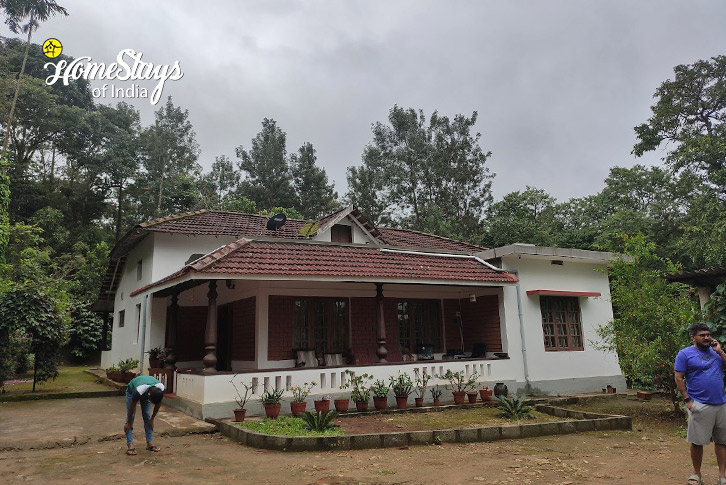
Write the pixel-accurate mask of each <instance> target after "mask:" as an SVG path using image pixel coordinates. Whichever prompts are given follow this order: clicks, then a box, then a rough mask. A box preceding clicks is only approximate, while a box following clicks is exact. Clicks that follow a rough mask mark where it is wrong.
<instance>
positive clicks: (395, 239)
mask: <svg viewBox="0 0 726 485" xmlns="http://www.w3.org/2000/svg"><path fill="white" fill-rule="evenodd" d="M378 231H379V232H380V234H381V235H380V239H381V240H382V241H384V242H385V243H386V244H389V245H391V246H399V247H410V248H426V249H441V250H444V251H464V252H466V253H477V252H479V251H484V250H485V249H486V248H483V247H479V246H474V245H473V244H467V243H465V242H462V241H456V240H455V239H449V238H447V237H442V236H437V235H435V234H427V233H425V232H419V231H412V230H409V229H390V228H378Z"/></svg>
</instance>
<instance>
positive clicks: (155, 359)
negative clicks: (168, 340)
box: [146, 347, 165, 369]
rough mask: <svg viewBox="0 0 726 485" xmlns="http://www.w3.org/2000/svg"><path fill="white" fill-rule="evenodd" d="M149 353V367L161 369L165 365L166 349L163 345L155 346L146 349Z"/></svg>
mask: <svg viewBox="0 0 726 485" xmlns="http://www.w3.org/2000/svg"><path fill="white" fill-rule="evenodd" d="M146 353H147V354H149V367H151V368H152V369H159V368H161V367H164V357H165V354H164V350H163V349H162V348H161V347H154V348H153V349H149V350H147V351H146Z"/></svg>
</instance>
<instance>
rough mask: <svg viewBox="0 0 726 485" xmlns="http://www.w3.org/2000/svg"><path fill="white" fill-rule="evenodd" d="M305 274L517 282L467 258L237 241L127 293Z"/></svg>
mask: <svg viewBox="0 0 726 485" xmlns="http://www.w3.org/2000/svg"><path fill="white" fill-rule="evenodd" d="M189 273H198V274H215V275H224V274H228V275H257V276H272V277H274V276H306V277H313V278H314V277H323V278H326V277H328V278H336V279H345V280H350V281H366V280H370V279H375V280H376V281H379V282H383V283H385V282H386V281H387V280H407V281H411V280H429V281H440V282H442V283H446V282H454V281H456V282H471V283H474V282H477V283H494V284H505V283H515V282H516V281H517V278H516V277H514V276H513V275H510V274H509V273H506V272H503V271H496V270H494V269H492V268H491V267H489V266H487V265H485V264H482V263H481V262H479V261H477V260H476V259H474V258H471V257H466V256H462V257H442V256H436V255H433V254H407V253H404V252H399V251H396V250H385V249H380V248H372V247H364V246H352V245H351V246H348V245H345V246H339V245H334V244H313V243H302V242H294V241H281V242H275V241H249V240H245V239H240V240H238V241H235V242H234V243H232V244H230V245H228V246H225V247H223V248H220V249H218V250H216V251H214V252H213V253H210V254H208V255H207V256H205V257H203V258H201V259H199V260H197V261H195V262H194V263H191V264H189V265H187V266H186V267H184V269H182V270H181V271H178V272H176V273H174V274H172V275H170V276H168V277H166V278H164V279H162V280H159V281H157V282H155V283H152V284H151V285H147V286H145V287H143V288H139V289H138V290H136V291H134V292H133V293H132V294H131V295H132V296H133V295H136V294H138V293H141V292H142V291H145V290H148V289H150V288H153V287H156V286H159V285H161V284H163V283H166V282H169V281H172V280H176V279H178V278H180V277H182V276H184V275H185V274H189Z"/></svg>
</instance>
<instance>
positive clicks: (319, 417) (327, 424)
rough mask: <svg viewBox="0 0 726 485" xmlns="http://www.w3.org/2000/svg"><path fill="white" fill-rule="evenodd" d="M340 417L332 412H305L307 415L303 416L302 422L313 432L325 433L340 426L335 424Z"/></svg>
mask: <svg viewBox="0 0 726 485" xmlns="http://www.w3.org/2000/svg"><path fill="white" fill-rule="evenodd" d="M336 417H338V413H337V412H335V411H333V410H330V411H325V412H322V413H321V412H320V411H315V412H314V413H311V412H310V411H305V414H303V415H302V416H301V418H302V420H303V421H305V426H306V427H307V428H308V429H310V430H312V431H325V430H326V429H332V428H336V427H337V426H338V425H337V424H335V423H333V420H334V419H335V418H336Z"/></svg>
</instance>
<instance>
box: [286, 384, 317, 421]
mask: <svg viewBox="0 0 726 485" xmlns="http://www.w3.org/2000/svg"><path fill="white" fill-rule="evenodd" d="M316 384H317V383H316V382H315V381H311V382H310V383H307V382H305V383H304V384H303V385H302V386H292V387H291V388H290V390H291V391H292V401H291V402H290V412H291V413H292V415H293V416H297V415H298V414H300V413H304V412H305V407H306V406H307V403H306V402H305V398H306V397H308V394H310V391H311V390H312V389H313V387H315V385H316Z"/></svg>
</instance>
